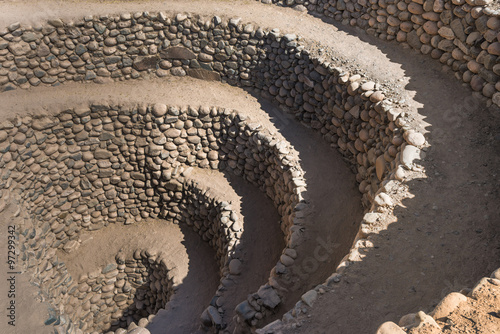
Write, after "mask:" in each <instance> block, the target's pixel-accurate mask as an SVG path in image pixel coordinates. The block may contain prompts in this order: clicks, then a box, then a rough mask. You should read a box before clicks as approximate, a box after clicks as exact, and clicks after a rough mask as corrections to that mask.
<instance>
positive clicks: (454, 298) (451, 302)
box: [431, 292, 467, 319]
mask: <svg viewBox="0 0 500 334" xmlns="http://www.w3.org/2000/svg"><path fill="white" fill-rule="evenodd" d="M466 301H467V297H465V296H464V295H462V294H461V293H458V292H452V293H450V294H449V295H447V296H446V297H444V298H443V299H442V300H441V302H440V303H439V304H438V305H437V306H436V308H435V309H434V311H432V313H431V315H432V317H433V318H434V319H441V318H444V317H447V316H448V315H450V314H451V313H452V312H453V311H454V310H455V309H456V308H457V307H458V306H459V305H460V304H461V303H463V302H466Z"/></svg>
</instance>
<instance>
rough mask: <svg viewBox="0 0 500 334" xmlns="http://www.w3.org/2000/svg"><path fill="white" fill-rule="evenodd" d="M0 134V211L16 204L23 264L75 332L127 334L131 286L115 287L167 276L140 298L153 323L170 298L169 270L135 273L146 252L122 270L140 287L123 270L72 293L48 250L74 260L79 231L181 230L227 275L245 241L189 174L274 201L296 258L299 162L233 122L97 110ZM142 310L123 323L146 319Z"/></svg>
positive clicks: (202, 112) (238, 120) (90, 279)
mask: <svg viewBox="0 0 500 334" xmlns="http://www.w3.org/2000/svg"><path fill="white" fill-rule="evenodd" d="M0 128H1V130H0V135H1V138H0V140H1V144H0V146H1V147H0V153H1V159H0V165H1V168H2V180H3V182H2V189H5V190H4V193H2V197H3V198H2V200H1V201H5V199H6V198H7V196H6V194H8V193H10V191H12V192H15V193H16V194H17V196H19V202H20V203H22V206H23V207H24V208H25V209H26V212H27V213H26V214H27V217H26V219H27V220H28V221H30V222H31V224H30V225H29V227H27V228H25V229H23V230H22V231H21V234H20V239H21V241H22V244H23V245H25V246H23V249H22V250H21V251H22V254H23V255H22V258H23V260H24V261H25V262H26V263H28V267H30V268H33V270H34V271H35V273H34V280H35V281H37V284H38V285H40V286H41V288H42V289H43V290H45V291H47V298H48V299H49V300H50V301H51V302H52V304H53V305H54V306H55V308H56V309H58V310H63V309H66V310H67V311H68V312H70V314H71V316H70V319H71V320H73V321H72V323H73V324H77V325H75V326H76V328H80V329H82V330H93V329H97V328H99V329H101V330H102V329H103V328H107V327H113V326H123V325H124V320H123V319H122V320H120V317H122V315H123V312H122V311H123V308H124V307H128V306H130V305H131V302H133V300H134V298H135V299H138V298H139V297H138V296H137V291H134V290H132V289H130V290H129V289H128V288H129V285H127V284H125V285H123V286H117V284H118V283H117V282H118V281H120V282H122V281H123V280H128V281H130V282H132V281H134V282H136V281H137V280H142V281H144V279H143V278H146V276H148V275H146V274H145V273H146V272H148V273H149V276H151V275H153V276H155V275H156V276H158V275H160V274H161V275H163V276H161V277H157V278H159V279H160V281H158V280H156V281H151V282H152V284H156V282H157V281H158V282H162V283H161V284H162V285H161V286H160V287H158V286H156V285H155V286H154V288H153V287H152V286H150V290H148V291H149V292H148V293H149V295H148V294H146V295H145V296H141V298H142V297H147V298H148V300H149V301H150V302H151V303H155V305H154V306H150V307H149V308H148V309H147V310H148V311H151V312H156V311H157V310H158V309H159V308H161V307H163V306H164V303H165V302H166V300H167V299H168V296H169V295H170V294H171V289H170V287H171V279H169V280H168V282H170V283H167V281H165V279H164V277H165V275H167V271H168V270H167V269H166V267H164V268H163V269H158V268H157V267H154V266H153V265H154V263H150V265H149V267H148V266H147V265H146V266H145V267H143V268H142V267H141V266H140V265H139V264H138V261H142V260H144V261H145V259H146V257H145V255H144V254H146V255H147V258H148V259H149V260H152V258H151V256H153V255H152V254H148V253H147V250H146V253H142V252H139V253H137V254H136V256H135V258H134V259H135V262H134V261H132V262H131V263H130V265H131V266H132V267H136V268H137V266H138V267H141V268H140V273H141V274H144V275H143V278H140V277H136V276H137V273H136V274H134V276H133V277H132V276H131V275H127V274H128V272H127V269H126V268H125V267H127V262H125V263H122V262H123V261H122V259H120V260H119V261H118V262H117V264H116V265H111V267H113V269H110V270H108V269H109V268H111V267H110V266H108V267H109V268H108V267H106V268H104V269H103V271H102V273H98V274H95V273H94V274H92V275H91V276H87V277H85V278H84V279H80V280H79V281H78V283H76V282H75V280H74V279H73V278H72V277H71V275H70V273H68V271H67V269H66V266H65V264H64V263H62V262H60V261H59V260H58V258H57V256H56V254H55V250H56V249H63V250H65V251H68V252H70V251H73V250H75V249H76V248H78V246H79V236H80V234H81V232H82V231H97V230H100V229H102V228H104V227H105V226H107V225H108V224H112V223H119V224H131V223H134V222H136V221H140V220H141V219H143V218H147V217H153V218H156V217H160V218H165V219H170V220H173V221H174V222H176V223H185V224H187V225H189V226H192V227H193V229H194V230H195V231H196V232H198V233H199V234H200V236H201V237H202V239H203V240H206V241H208V242H209V243H210V244H211V245H212V246H213V247H214V248H215V249H216V251H217V260H218V261H219V265H220V268H221V275H222V278H221V280H222V279H224V278H226V277H227V275H229V274H230V272H229V263H230V261H231V260H232V257H231V256H232V254H233V252H234V249H235V247H237V245H238V240H239V238H240V237H241V234H242V233H243V230H242V228H243V226H242V225H241V221H240V220H239V218H238V215H237V214H235V213H234V212H233V210H232V209H231V207H230V206H229V205H227V203H224V202H223V201H221V200H216V199H213V198H210V197H207V196H206V191H203V190H200V189H197V187H196V185H195V184H194V183H193V182H192V181H189V179H188V178H186V177H184V176H183V175H185V174H186V173H185V171H184V169H185V166H186V165H188V166H189V165H191V166H198V167H202V168H214V169H216V168H219V169H222V170H227V171H229V172H232V173H234V174H237V175H240V176H242V177H244V178H245V179H246V180H248V181H249V182H252V183H254V184H255V185H256V186H258V187H260V188H261V189H262V190H263V191H264V192H265V193H266V194H267V195H269V196H270V197H271V199H272V200H273V201H274V203H275V205H276V207H277V209H278V212H279V213H280V214H281V216H282V222H283V223H282V229H283V232H284V233H285V237H286V239H287V240H288V245H289V247H294V244H293V237H292V234H293V228H292V226H293V225H294V220H293V217H294V212H295V211H296V210H295V207H296V206H297V205H298V204H299V203H300V201H301V199H300V198H301V193H302V191H303V189H304V188H303V183H304V181H303V178H302V174H303V172H302V170H301V169H300V166H299V165H298V163H297V158H296V157H294V156H292V155H290V154H289V153H290V152H291V150H292V149H291V148H290V147H289V146H288V145H287V144H286V143H283V142H280V141H277V140H276V139H275V138H273V137H272V136H271V135H270V134H268V133H266V132H265V131H261V130H259V126H257V125H256V124H254V123H251V122H250V120H245V119H244V118H243V117H240V116H239V115H238V114H237V113H236V112H235V111H233V110H227V109H223V108H210V107H197V108H193V107H175V106H166V105H164V104H155V105H140V106H109V105H98V104H94V105H92V106H90V107H89V108H79V109H68V110H65V111H63V112H61V113H58V114H57V115H56V116H43V117H41V118H35V119H33V118H31V117H29V116H26V117H23V118H16V119H12V120H6V121H4V122H2V124H1V125H0ZM181 174H182V175H181ZM6 189H10V190H9V191H7V190H6ZM30 239H33V242H30V241H29V240H30ZM25 241H26V242H25ZM139 256H141V257H142V260H141V258H139ZM144 261H143V262H144ZM155 261H156V260H155ZM153 262H154V261H153ZM145 264H146V263H145ZM160 264H161V263H160ZM157 265H159V264H157ZM115 267H116V268H115ZM129 267H130V266H129ZM142 269H144V270H142ZM121 270H122V271H121ZM115 274H116V275H115ZM110 275H112V276H110ZM118 276H119V277H118ZM122 276H123V277H122ZM129 276H130V277H129ZM167 276H168V275H167ZM131 277H132V278H133V279H132V278H131ZM162 279H163V281H161V280H162ZM98 281H99V282H98ZM103 281H106V284H102V282H103ZM108 283H109V284H108ZM131 284H132V283H131ZM120 285H121V283H120ZM133 287H134V288H135V289H137V288H138V287H137V286H133ZM161 287H164V288H163V289H161ZM167 287H168V288H167ZM125 288H127V291H125V290H124V289H125ZM109 289H111V290H109ZM108 290H109V291H108ZM141 291H142V290H141ZM155 292H158V293H159V295H158V296H156V297H155V296H153V294H154V293H155ZM103 294H106V295H108V294H109V298H108V297H106V298H105V299H106V305H107V306H108V308H109V312H104V313H102V314H99V315H97V314H93V310H92V307H97V304H99V306H100V309H101V311H102V310H103V308H102V305H100V304H102V303H103V302H104V300H103V299H102V295H103ZM154 298H156V299H154ZM153 299H154V300H153ZM108 300H109V301H108ZM62 305H64V307H61V306H62ZM92 305H94V306H92ZM133 305H136V306H137V305H138V303H137V302H136V303H135V304H133ZM140 310H141V309H140V308H139V307H137V310H135V311H134V310H133V307H132V308H129V309H128V312H131V313H130V314H133V315H137V314H141V315H144V314H142V313H140V312H139V311H140ZM130 314H129V313H125V315H130ZM136 320H137V319H136ZM214 324H215V325H220V324H217V323H214ZM76 328H75V330H76Z"/></svg>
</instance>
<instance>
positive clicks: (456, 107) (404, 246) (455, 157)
mask: <svg viewBox="0 0 500 334" xmlns="http://www.w3.org/2000/svg"><path fill="white" fill-rule="evenodd" d="M13 3H14V4H15V6H14V7H13ZM48 8H51V9H48ZM165 8H169V9H170V10H172V11H191V12H199V13H202V14H214V13H216V14H218V15H227V16H232V17H234V16H241V17H242V18H243V20H244V21H253V22H256V23H257V24H258V25H262V26H264V27H266V26H267V27H279V28H280V29H282V30H283V31H290V32H295V33H298V34H299V35H302V36H304V37H306V38H311V39H314V40H318V41H321V42H322V43H323V44H326V45H329V46H331V47H332V48H338V49H339V50H342V53H343V54H344V55H345V56H346V57H351V56H352V57H354V56H355V57H356V59H357V62H359V63H361V64H364V66H365V67H366V71H365V72H366V73H367V74H368V75H370V76H372V77H373V78H375V79H379V80H381V81H385V82H390V83H392V84H397V85H399V86H400V87H404V88H405V89H406V90H407V92H408V94H407V96H406V99H407V100H406V101H407V103H408V104H409V106H410V107H411V108H413V109H414V110H418V112H419V113H420V115H422V116H423V117H425V121H426V122H427V123H429V126H428V127H427V129H426V130H428V131H430V134H428V135H427V136H428V140H429V143H430V144H431V147H430V149H429V150H428V152H427V157H426V158H425V159H424V161H422V164H423V166H424V167H425V169H426V172H427V176H428V177H427V178H426V179H423V180H418V181H412V182H411V183H410V184H409V186H410V192H411V193H412V194H413V195H415V196H414V198H412V199H408V200H406V201H405V202H404V205H405V207H400V208H397V209H396V211H395V215H396V217H397V219H398V220H397V222H395V223H393V224H391V225H389V226H388V229H387V230H386V231H384V232H383V233H381V234H380V235H379V236H378V237H377V238H374V240H373V242H374V244H375V248H373V249H370V250H368V252H367V254H366V256H365V257H364V259H363V261H362V262H360V263H358V264H356V265H354V266H353V267H351V268H350V269H349V271H348V273H347V275H346V276H345V277H344V278H343V279H342V280H341V282H340V283H339V284H338V285H335V286H334V288H333V290H331V291H330V292H328V293H326V294H325V295H322V296H321V297H320V298H319V300H318V301H317V303H316V304H315V308H314V309H313V311H312V312H311V313H310V314H308V315H307V316H306V317H305V318H304V319H305V320H306V322H305V323H304V325H303V326H302V327H301V328H300V329H291V328H290V329H289V332H297V333H328V332H339V333H368V332H373V331H374V330H375V328H376V327H377V326H378V325H379V324H380V323H382V322H383V321H385V320H396V321H397V319H398V318H399V317H400V316H401V315H404V314H406V313H408V312H412V311H416V310H418V309H420V308H424V311H428V310H429V309H431V308H432V306H433V305H435V303H436V302H437V301H438V300H440V298H442V297H443V296H444V295H445V294H446V293H448V292H450V291H455V290H457V289H460V288H462V287H465V286H470V285H472V284H473V283H474V282H475V281H477V280H478V279H479V278H480V277H482V276H485V275H488V274H489V273H490V272H491V271H492V270H493V269H495V268H496V267H498V265H499V262H498V258H499V249H498V244H499V239H500V235H499V232H500V231H499V227H498V224H495V223H496V222H498V221H499V219H500V213H499V207H498V203H499V196H500V195H499V193H498V187H499V185H500V184H499V180H498V170H500V168H499V167H500V161H499V158H498V157H499V156H500V155H499V153H500V137H499V136H498V133H499V130H498V128H494V127H493V124H495V123H494V122H497V124H498V117H497V116H495V114H492V113H490V112H489V111H488V110H486V109H485V108H484V107H482V105H481V104H479V103H477V102H476V101H475V100H474V99H473V98H472V97H471V91H470V90H469V89H467V88H464V87H462V86H461V85H460V84H459V83H458V82H457V81H456V80H455V79H454V78H453V75H452V74H451V73H443V72H442V71H441V67H440V65H439V64H438V63H437V62H435V61H434V60H431V59H430V58H428V57H424V56H421V55H417V54H416V53H415V52H413V51H410V50H405V49H403V48H402V47H401V46H399V45H397V44H395V43H388V42H381V41H379V40H377V39H372V38H371V37H369V36H367V35H365V34H363V33H359V32H356V31H355V30H352V31H351V30H348V31H347V32H344V31H342V29H340V30H339V28H336V27H335V26H332V25H331V24H327V23H324V22H322V21H321V20H319V19H316V18H312V17H310V16H308V15H307V14H303V13H298V12H295V11H293V10H291V9H284V8H278V7H275V6H264V5H261V4H259V3H257V2H254V1H242V2H241V5H235V4H234V3H233V2H231V3H226V2H219V1H215V2H211V1H189V2H186V1H175V2H173V1H167V2H162V3H159V2H134V3H133V4H132V3H106V4H100V5H98V4H97V3H94V2H91V3H84V2H64V3H56V5H54V3H52V4H51V2H42V3H41V4H39V3H35V2H22V3H19V2H6V3H2V4H0V25H1V26H5V25H7V24H9V23H11V22H13V21H21V22H31V23H33V22H36V21H38V20H40V19H41V18H43V19H44V20H45V18H48V17H74V16H82V15H87V14H89V13H96V12H98V13H104V12H108V13H109V12H123V11H134V10H155V9H162V10H164V9H165ZM26 13H30V14H29V15H26ZM358 36H359V37H358ZM188 80H190V79H188ZM186 82H189V81H186ZM123 85H125V86H126V85H127V83H124V84H123ZM217 85H218V87H217V89H215V88H210V87H209V86H206V85H205V83H204V84H203V90H200V89H201V85H199V86H195V87H196V88H197V92H204V91H206V90H205V87H208V88H206V89H208V91H210V92H211V93H210V94H212V95H211V98H212V100H211V101H218V102H224V101H226V102H228V105H229V106H231V107H232V105H234V104H231V103H232V102H231V101H230V100H233V96H232V95H229V96H227V99H226V100H224V98H223V96H224V95H225V94H226V93H224V92H229V90H225V89H226V88H227V89H233V88H230V87H226V86H224V87H226V88H223V89H221V88H220V87H221V86H223V85H220V84H217ZM67 86H68V87H70V86H71V85H67ZM73 86H74V87H75V88H74V91H73V92H76V91H78V94H76V93H73V95H80V92H82V91H83V92H84V93H83V96H82V98H81V101H82V102H83V101H85V96H87V97H88V96H90V95H91V93H85V91H86V90H87V89H93V88H91V87H98V88H96V90H102V86H94V85H76V84H75V85H73ZM118 86H119V85H118V84H117V85H116V87H118ZM151 86H152V85H151ZM65 87H66V85H65V86H64V87H54V88H52V87H51V88H39V89H35V90H31V91H29V92H24V91H23V92H20V91H18V92H8V93H4V94H2V96H1V97H0V99H1V100H2V103H4V101H5V105H6V106H10V107H6V109H4V110H16V108H18V106H16V104H18V103H19V102H18V101H16V99H19V97H20V96H22V97H23V98H26V99H27V101H28V104H30V103H32V105H33V106H39V104H40V103H39V101H38V100H37V99H38V97H39V96H40V95H37V94H38V93H37V92H50V91H56V90H59V89H62V91H64V90H65V89H67V91H66V92H67V93H70V92H71V90H72V89H73V88H65ZM88 87H90V88H88ZM191 87H193V86H191ZM211 87H215V86H211ZM107 89H111V87H109V86H107ZM115 89H116V90H117V91H118V90H119V88H115ZM151 89H152V91H151V92H150V93H147V94H150V96H153V95H156V93H157V92H154V90H155V88H154V87H152V88H151ZM212 89H214V90H212ZM124 91H125V90H124ZM231 92H232V90H231ZM240 92H241V91H240ZM11 93H12V94H11ZM9 94H11V95H9ZM16 94H17V95H16ZM54 94H57V93H54ZM65 94H66V93H65ZM65 94H60V95H59V97H61V96H64V95H65ZM85 94H89V95H85ZM109 94H111V95H112V93H111V90H110V93H109ZM16 96H17V98H16ZM186 96H189V94H188V95H186ZM76 98H77V99H80V97H78V96H77V97H76ZM68 100H71V98H68ZM234 100H236V99H234ZM29 101H32V102H29ZM54 101H57V98H55V99H54ZM243 101H245V102H240V103H242V105H243V104H248V105H249V106H253V105H256V104H258V102H257V101H256V100H255V99H253V98H252V97H250V96H249V95H246V97H245V100H243ZM56 103H57V102H56ZM184 103H186V102H184ZM184 103H183V104H184ZM23 104H24V103H23ZM217 104H218V105H223V104H222V103H217ZM9 108H10V109H9ZM236 108H237V107H236ZM237 109H238V108H237ZM243 109H245V108H243ZM264 109H266V107H264ZM278 127H279V126H278ZM290 138H291V139H290V141H291V142H292V144H295V143H293V138H292V137H290ZM299 151H300V150H299ZM301 154H302V153H301ZM301 158H302V159H303V163H304V166H305V164H306V163H309V162H308V161H307V160H306V158H309V157H306V156H302V155H301ZM315 161H316V160H311V163H313V164H314V162H315ZM304 169H306V171H307V167H304ZM311 174H314V173H311ZM306 177H309V175H307V174H306ZM311 181H312V180H311ZM330 188H331V189H332V190H331V191H332V192H333V191H336V190H334V189H335V188H336V187H335V186H332V185H330ZM309 191H310V192H311V193H312V190H311V188H309ZM287 332H288V331H287Z"/></svg>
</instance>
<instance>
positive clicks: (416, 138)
mask: <svg viewBox="0 0 500 334" xmlns="http://www.w3.org/2000/svg"><path fill="white" fill-rule="evenodd" d="M404 137H405V139H406V142H407V143H408V144H410V145H413V146H422V145H424V144H425V137H424V135H423V134H421V133H420V132H415V131H412V130H410V131H406V132H405V134H404Z"/></svg>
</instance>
